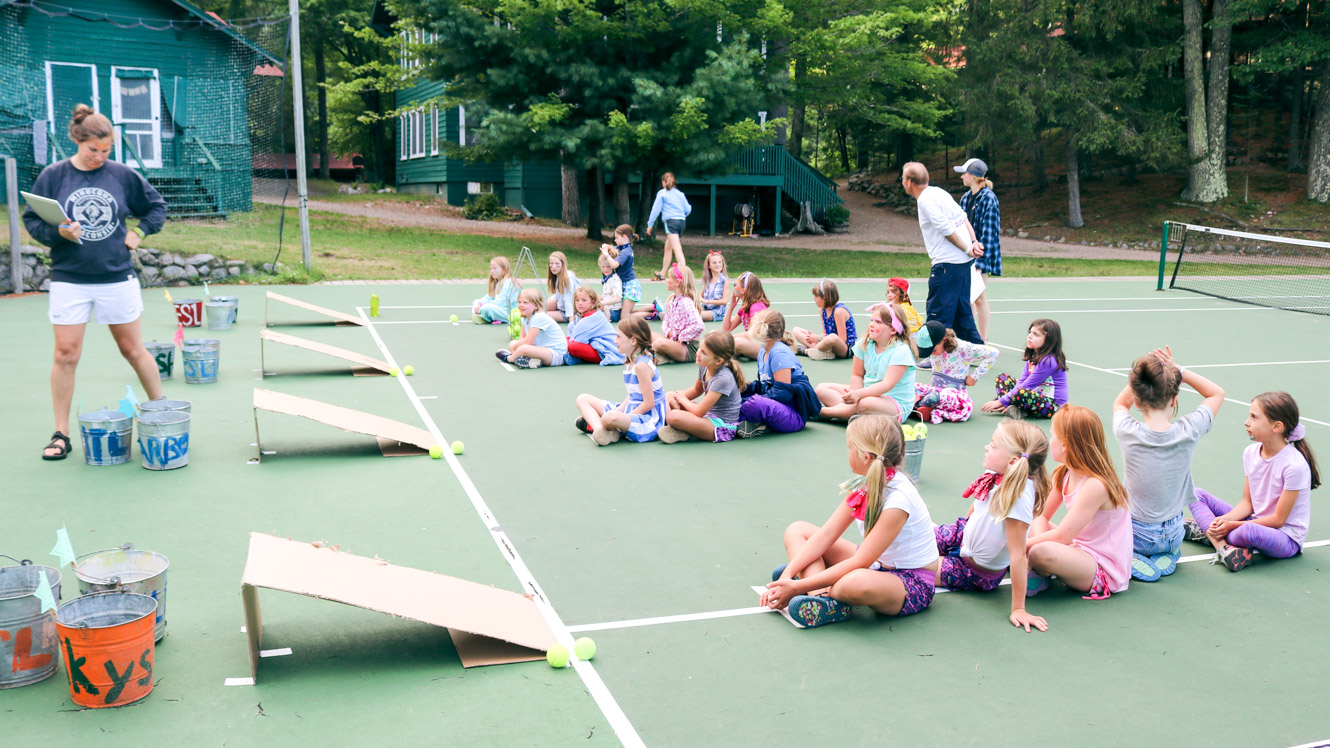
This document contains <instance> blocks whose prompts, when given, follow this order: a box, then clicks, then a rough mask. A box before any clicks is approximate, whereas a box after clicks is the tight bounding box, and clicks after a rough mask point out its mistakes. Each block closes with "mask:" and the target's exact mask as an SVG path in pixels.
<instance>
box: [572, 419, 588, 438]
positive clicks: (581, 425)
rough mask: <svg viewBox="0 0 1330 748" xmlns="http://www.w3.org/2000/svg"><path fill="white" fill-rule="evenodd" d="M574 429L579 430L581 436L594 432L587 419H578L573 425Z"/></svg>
mask: <svg viewBox="0 0 1330 748" xmlns="http://www.w3.org/2000/svg"><path fill="white" fill-rule="evenodd" d="M573 427H574V428H576V429H577V432H578V433H579V434H590V433H591V431H592V428H591V426H590V425H588V424H587V422H586V419H585V418H579V419H577V422H576V423H574V424H573Z"/></svg>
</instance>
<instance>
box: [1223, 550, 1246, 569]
mask: <svg viewBox="0 0 1330 748" xmlns="http://www.w3.org/2000/svg"><path fill="white" fill-rule="evenodd" d="M1219 560H1220V561H1221V562H1223V564H1224V566H1225V567H1227V568H1228V570H1229V571H1242V570H1243V569H1245V568H1247V564H1250V563H1251V549H1250V548H1239V547H1238V546H1236V545H1230V546H1229V547H1227V548H1225V549H1224V550H1222V551H1220V552H1219Z"/></svg>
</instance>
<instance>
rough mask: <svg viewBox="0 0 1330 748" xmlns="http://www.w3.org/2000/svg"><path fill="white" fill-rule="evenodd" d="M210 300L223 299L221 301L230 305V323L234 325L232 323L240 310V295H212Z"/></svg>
mask: <svg viewBox="0 0 1330 748" xmlns="http://www.w3.org/2000/svg"><path fill="white" fill-rule="evenodd" d="M212 300H213V301H223V302H226V303H227V304H230V305H231V324H233V325H234V324H235V323H236V316H237V314H238V313H239V312H240V297H239V296H214V297H212Z"/></svg>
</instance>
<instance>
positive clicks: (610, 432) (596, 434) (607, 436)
mask: <svg viewBox="0 0 1330 748" xmlns="http://www.w3.org/2000/svg"><path fill="white" fill-rule="evenodd" d="M622 436H623V432H620V431H616V430H614V429H605V428H600V429H596V430H595V431H592V432H591V440H592V441H594V442H595V443H597V444H599V445H600V446H602V447H606V446H609V445H611V444H613V443H615V442H617V441H619V438H620V437H622Z"/></svg>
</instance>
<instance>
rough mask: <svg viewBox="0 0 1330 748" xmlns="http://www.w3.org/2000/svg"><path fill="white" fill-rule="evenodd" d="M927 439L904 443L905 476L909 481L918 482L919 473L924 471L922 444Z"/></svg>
mask: <svg viewBox="0 0 1330 748" xmlns="http://www.w3.org/2000/svg"><path fill="white" fill-rule="evenodd" d="M927 441H928V439H927V438H926V437H925V438H922V439H913V440H911V441H908V442H905V474H906V475H908V476H910V480H913V481H914V482H915V483H918V482H919V473H920V471H922V470H923V469H924V444H925V443H926V442H927Z"/></svg>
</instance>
